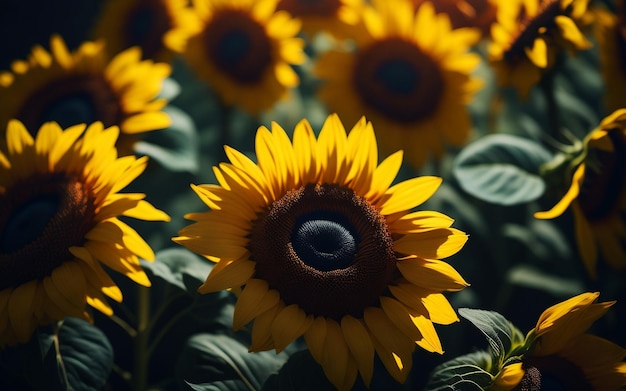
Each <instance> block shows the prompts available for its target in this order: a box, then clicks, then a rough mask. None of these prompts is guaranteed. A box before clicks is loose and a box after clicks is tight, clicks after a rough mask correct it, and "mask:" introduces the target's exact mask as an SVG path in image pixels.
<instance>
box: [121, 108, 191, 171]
mask: <svg viewBox="0 0 626 391" xmlns="http://www.w3.org/2000/svg"><path fill="white" fill-rule="evenodd" d="M163 111H164V112H166V113H167V114H168V115H169V116H170V119H171V121H172V124H171V125H170V127H169V128H167V129H163V130H156V131H153V132H147V133H145V134H144V135H143V138H142V139H141V140H139V141H137V142H136V143H135V145H134V147H133V149H134V152H135V153H137V154H141V155H148V156H150V158H152V159H154V160H156V161H158V162H159V163H160V164H162V165H163V166H164V167H165V168H167V169H168V170H172V171H187V172H191V173H195V172H196V171H197V170H198V160H199V153H200V152H199V146H198V144H199V143H198V135H197V131H196V125H195V124H194V122H193V120H192V118H191V117H190V116H189V115H188V114H187V113H185V112H184V111H183V110H181V109H179V108H177V107H174V106H171V105H170V106H167V107H165V109H163Z"/></svg>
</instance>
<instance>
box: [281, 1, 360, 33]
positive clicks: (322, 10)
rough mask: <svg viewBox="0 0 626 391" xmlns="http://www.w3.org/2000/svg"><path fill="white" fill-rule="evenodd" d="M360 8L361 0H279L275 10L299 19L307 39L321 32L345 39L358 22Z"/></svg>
mask: <svg viewBox="0 0 626 391" xmlns="http://www.w3.org/2000/svg"><path fill="white" fill-rule="evenodd" d="M362 6H363V0H319V1H309V0H279V1H278V4H277V6H276V9H277V10H282V11H287V12H289V13H290V14H291V15H292V16H293V17H295V18H298V19H300V20H301V21H302V31H304V32H305V33H306V34H307V35H308V37H309V38H312V37H313V36H315V34H317V33H318V32H321V31H324V32H327V33H330V34H331V35H333V36H335V37H337V38H345V37H346V36H347V31H346V30H347V29H348V30H349V26H353V25H355V24H356V23H357V22H358V21H359V19H360V12H361V7H362Z"/></svg>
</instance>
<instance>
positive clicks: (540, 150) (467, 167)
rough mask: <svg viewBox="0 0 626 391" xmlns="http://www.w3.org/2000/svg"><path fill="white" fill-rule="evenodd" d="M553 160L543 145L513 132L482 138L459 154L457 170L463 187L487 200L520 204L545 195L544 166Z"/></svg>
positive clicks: (506, 203) (501, 203)
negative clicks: (512, 133)
mask: <svg viewBox="0 0 626 391" xmlns="http://www.w3.org/2000/svg"><path fill="white" fill-rule="evenodd" d="M552 159H553V155H552V153H550V151H548V150H547V149H546V148H545V147H543V146H542V145H541V144H539V143H537V142H535V141H533V140H530V139H527V138H524V137H520V136H515V135H511V134H493V135H488V136H484V137H481V138H480V139H478V140H476V141H474V142H473V143H471V144H469V145H468V146H467V147H465V148H464V149H463V150H462V151H461V152H460V153H459V154H458V155H457V157H456V159H455V161H454V166H453V173H454V176H455V177H456V179H457V180H458V181H459V184H460V186H461V187H462V188H463V190H465V191H466V192H468V193H469V194H471V195H473V196H474V197H476V198H479V199H481V200H483V201H487V202H491V203H494V204H499V205H517V204H522V203H526V202H530V201H534V200H536V199H538V198H539V197H541V195H543V193H544V191H545V188H546V183H545V181H544V179H543V178H542V176H541V174H540V168H541V167H542V166H543V165H544V164H546V163H548V162H550V161H551V160H552Z"/></svg>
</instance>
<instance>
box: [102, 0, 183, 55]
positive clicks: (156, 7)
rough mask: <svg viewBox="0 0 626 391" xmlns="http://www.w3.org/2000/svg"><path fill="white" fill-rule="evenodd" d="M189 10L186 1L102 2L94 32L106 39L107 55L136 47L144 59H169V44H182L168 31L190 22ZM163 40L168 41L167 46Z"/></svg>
mask: <svg viewBox="0 0 626 391" xmlns="http://www.w3.org/2000/svg"><path fill="white" fill-rule="evenodd" d="M190 13H191V11H190V10H189V7H188V1H187V0H110V1H107V2H106V3H105V4H104V7H103V10H102V12H101V13H100V16H99V17H98V20H97V21H96V24H95V27H94V31H93V34H94V35H95V36H96V37H97V38H98V39H100V38H101V39H104V40H106V50H107V52H108V53H109V54H110V55H115V54H117V53H119V52H121V51H123V50H126V49H128V48H130V47H133V46H139V47H140V48H141V51H142V53H143V56H144V57H145V58H150V59H153V60H158V61H169V60H171V57H172V50H171V49H169V48H168V46H172V47H181V46H184V42H180V41H177V40H176V37H171V34H170V33H169V32H170V30H173V29H177V28H182V29H185V28H188V27H189V26H190V25H193V20H192V18H193V16H192V15H190ZM189 21H191V23H188V22H189ZM179 37H180V36H179ZM164 39H168V40H170V41H171V42H170V44H169V45H168V46H166V45H165V44H164Z"/></svg>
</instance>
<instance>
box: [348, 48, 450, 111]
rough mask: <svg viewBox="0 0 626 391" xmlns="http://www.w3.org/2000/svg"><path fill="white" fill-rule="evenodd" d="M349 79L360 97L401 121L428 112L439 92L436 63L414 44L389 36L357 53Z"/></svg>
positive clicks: (436, 102)
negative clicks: (351, 76)
mask: <svg viewBox="0 0 626 391" xmlns="http://www.w3.org/2000/svg"><path fill="white" fill-rule="evenodd" d="M353 83H354V86H355V89H356V91H357V92H358V94H359V96H360V97H361V98H362V99H363V101H364V102H365V103H366V104H367V105H368V106H371V107H372V108H373V109H375V110H376V111H378V112H380V113H381V114H383V115H385V116H386V117H388V118H390V119H392V120H395V121H398V122H404V123H411V122H416V121H420V120H422V119H425V118H427V117H428V116H430V115H432V114H433V113H434V112H435V111H436V109H437V107H438V106H439V103H440V101H441V97H442V96H443V89H444V81H443V76H442V74H441V70H440V69H439V66H438V64H437V63H436V62H435V61H434V60H433V59H432V58H430V57H429V56H428V55H427V54H425V53H424V52H422V50H421V49H420V48H419V47H417V46H416V45H415V44H413V43H411V42H408V41H404V40H402V39H400V38H390V39H386V40H384V41H379V42H376V43H374V44H372V45H371V46H370V47H368V48H365V49H364V50H361V51H360V52H359V54H358V55H357V59H356V65H355V69H354V73H353Z"/></svg>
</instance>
